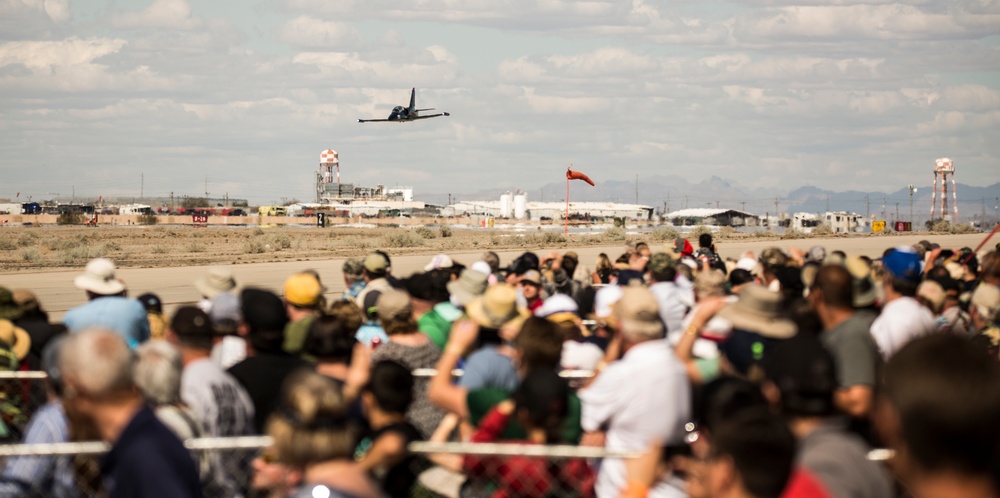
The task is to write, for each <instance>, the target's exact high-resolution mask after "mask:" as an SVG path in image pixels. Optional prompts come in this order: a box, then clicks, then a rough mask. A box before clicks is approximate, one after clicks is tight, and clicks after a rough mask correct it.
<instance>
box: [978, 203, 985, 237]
mask: <svg viewBox="0 0 1000 498" xmlns="http://www.w3.org/2000/svg"><path fill="white" fill-rule="evenodd" d="M979 229H980V230H985V229H986V198H985V197H983V216H982V217H981V218H979Z"/></svg>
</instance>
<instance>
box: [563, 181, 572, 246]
mask: <svg viewBox="0 0 1000 498" xmlns="http://www.w3.org/2000/svg"><path fill="white" fill-rule="evenodd" d="M569 167H570V169H572V168H573V165H572V164H570V165H569ZM563 227H564V228H563V235H564V236H566V237H569V175H567V176H566V221H565V223H564V225H563Z"/></svg>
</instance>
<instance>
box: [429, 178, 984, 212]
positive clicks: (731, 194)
mask: <svg viewBox="0 0 1000 498" xmlns="http://www.w3.org/2000/svg"><path fill="white" fill-rule="evenodd" d="M637 187H638V188H637ZM916 187H917V192H916V193H915V194H914V195H913V217H914V219H915V220H916V221H917V222H918V223H922V222H923V221H924V220H926V219H928V216H929V215H930V209H931V186H930V185H916ZM950 188H951V185H949V192H948V204H949V210H950V209H951V192H950ZM957 190H958V214H959V218H960V219H961V220H962V221H971V220H978V219H979V218H981V217H982V216H983V213H984V212H985V216H986V220H988V221H989V220H993V219H994V218H995V217H997V216H998V215H1000V213H998V210H997V208H996V206H997V204H998V199H1000V183H995V184H993V185H990V186H987V187H973V186H971V185H966V184H963V183H959V184H958V189H957ZM511 191H512V190H511V189H505V188H499V187H498V188H490V189H483V190H480V191H478V192H474V193H467V194H462V195H460V196H454V197H452V198H451V201H452V202H454V201H456V200H493V199H499V198H500V195H501V194H503V193H505V192H511ZM527 194H528V200H529V201H563V200H565V196H566V184H565V183H562V182H555V183H547V184H545V185H543V186H541V187H536V188H533V189H530V190H527ZM416 197H417V200H421V201H424V202H427V203H430V204H437V205H444V204H447V203H448V200H449V195H448V194H447V193H443V194H442V193H427V194H423V195H421V194H419V193H418V194H417V196H416ZM570 200H573V201H609V202H621V203H636V202H638V203H639V204H646V205H650V206H654V207H656V209H657V212H661V211H664V210H665V209H666V210H667V211H676V210H678V209H684V208H696V207H716V206H718V207H722V208H731V209H739V210H746V211H749V212H751V213H755V214H760V215H763V214H774V213H775V212H776V211H777V212H780V213H790V212H791V213H795V212H809V213H821V212H825V211H828V210H829V211H851V212H855V213H858V214H863V215H864V214H877V215H878V217H879V218H881V217H882V212H883V209H884V210H885V213H886V216H887V217H888V218H889V219H897V216H896V212H897V211H896V210H897V209H898V210H899V211H898V212H899V215H898V219H899V220H902V221H906V220H909V213H910V194H909V192H908V190H907V189H906V188H905V187H904V188H901V189H899V190H896V191H894V192H882V191H870V192H862V191H857V190H849V191H845V192H835V191H832V190H826V189H822V188H819V187H815V186H805V187H799V188H797V189H795V190H792V191H790V192H789V191H787V190H782V189H776V188H761V189H748V188H746V187H744V186H742V185H740V184H739V183H737V182H732V181H729V180H726V179H723V178H719V177H717V176H713V177H711V178H709V179H707V180H703V181H701V182H697V183H694V182H690V181H688V180H687V179H685V178H683V177H680V176H676V175H669V176H654V177H646V178H643V179H642V182H641V183H639V184H638V185H637V183H636V182H635V181H631V182H629V181H622V180H609V181H605V182H599V183H598V184H597V187H596V188H593V187H590V186H589V185H586V184H584V183H583V182H575V183H574V184H573V185H572V191H571V192H570ZM775 202H777V209H775ZM938 202H939V204H938V206H939V207H938V209H940V201H938Z"/></svg>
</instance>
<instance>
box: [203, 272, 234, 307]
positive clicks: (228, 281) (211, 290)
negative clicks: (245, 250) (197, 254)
mask: <svg viewBox="0 0 1000 498" xmlns="http://www.w3.org/2000/svg"><path fill="white" fill-rule="evenodd" d="M194 288H195V289H198V292H200V293H201V295H202V296H205V297H207V298H208V299H212V298H213V297H215V296H218V295H219V294H222V293H223V292H230V291H232V290H233V289H235V288H236V279H234V278H233V272H232V270H230V269H229V268H226V267H225V266H213V267H211V268H209V269H208V274H207V275H205V276H204V277H201V278H199V279H197V280H195V281H194Z"/></svg>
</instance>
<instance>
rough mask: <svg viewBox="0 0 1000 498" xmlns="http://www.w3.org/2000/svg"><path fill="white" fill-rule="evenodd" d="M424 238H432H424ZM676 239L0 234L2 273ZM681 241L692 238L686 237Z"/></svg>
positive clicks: (318, 231) (525, 233)
mask: <svg viewBox="0 0 1000 498" xmlns="http://www.w3.org/2000/svg"><path fill="white" fill-rule="evenodd" d="M949 228H950V227H949ZM957 229H961V227H959V228H957ZM727 232H728V233H727ZM429 233H433V234H434V235H436V236H433V237H426V236H425V235H428V234H429ZM446 234H447V235H446ZM715 235H716V238H717V239H721V240H729V241H732V240H740V241H744V240H754V239H771V240H777V239H780V238H781V236H780V235H778V234H775V233H774V232H770V231H766V230H763V229H760V230H757V231H756V232H755V233H733V232H731V231H721V230H720V231H719V232H717V233H716V234H715ZM797 235H798V236H802V237H808V236H805V235H803V234H797ZM675 236H677V232H675V231H674V230H673V229H670V228H658V229H654V230H653V231H652V232H647V233H643V234H628V233H626V231H625V230H623V229H621V228H609V229H607V230H606V231H604V232H599V233H595V234H590V235H583V234H570V235H569V236H568V237H566V236H563V235H562V233H560V232H558V231H555V230H539V229H535V228H533V229H528V230H522V231H512V230H504V229H502V228H497V229H492V230H490V229H479V228H474V229H466V228H454V227H449V226H447V225H441V226H440V227H428V228H427V229H425V230H420V229H413V228H399V227H396V228H392V227H385V228H341V227H337V228H314V227H273V228H257V227H240V228H234V227H228V228H227V227H212V226H210V227H205V228H195V227H184V226H143V225H132V226H102V227H99V228H94V227H85V226H59V225H45V226H42V227H20V226H14V227H5V228H2V229H0V271H16V270H31V269H51V268H59V267H63V268H79V267H82V266H83V265H84V264H85V263H86V262H87V260H88V259H90V258H94V257H98V256H106V257H109V258H112V259H114V260H115V262H116V263H117V264H118V265H119V266H121V267H130V268H143V267H146V268H149V267H172V266H193V265H207V264H216V263H229V264H242V263H263V262H279V261H308V260H316V259H330V258H344V257H355V256H363V255H365V254H367V253H369V252H371V251H372V250H374V249H387V250H391V251H392V253H393V254H394V255H395V254H414V253H435V252H452V251H469V250H484V249H490V250H504V249H508V250H537V249H541V248H546V249H559V248H566V247H587V246H601V245H608V244H619V243H624V244H634V243H636V242H638V241H646V242H662V241H668V240H671V239H673V238H674V237H675ZM682 236H686V237H688V238H689V239H691V238H694V239H696V238H697V235H695V234H692V233H688V234H682Z"/></svg>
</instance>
